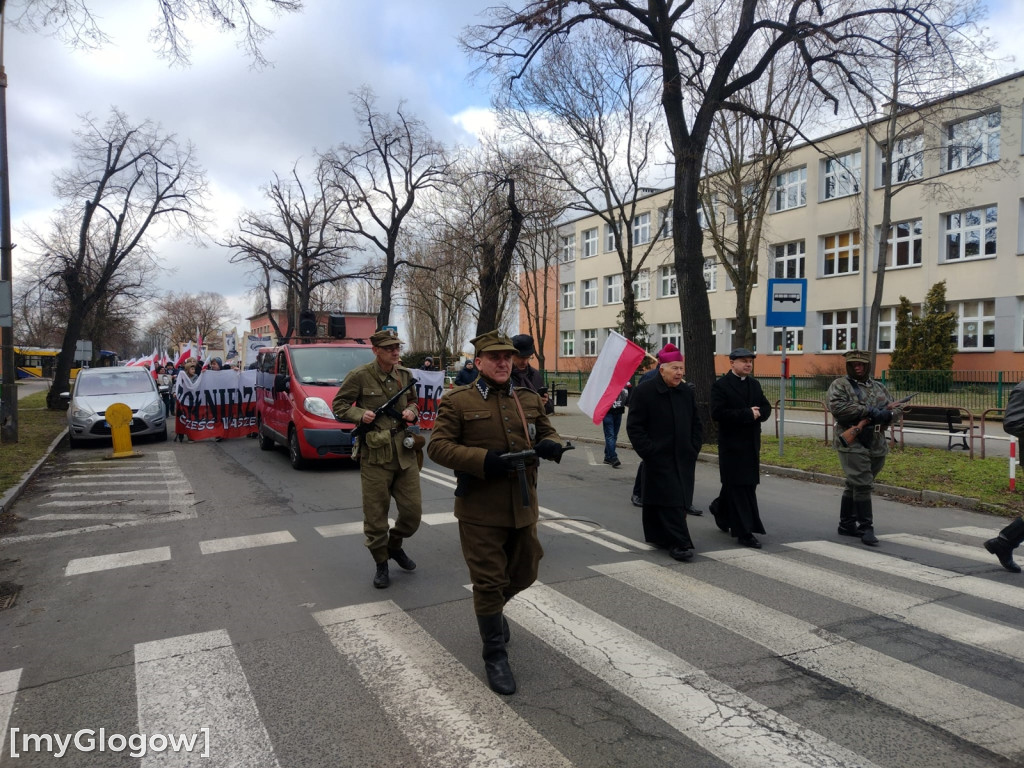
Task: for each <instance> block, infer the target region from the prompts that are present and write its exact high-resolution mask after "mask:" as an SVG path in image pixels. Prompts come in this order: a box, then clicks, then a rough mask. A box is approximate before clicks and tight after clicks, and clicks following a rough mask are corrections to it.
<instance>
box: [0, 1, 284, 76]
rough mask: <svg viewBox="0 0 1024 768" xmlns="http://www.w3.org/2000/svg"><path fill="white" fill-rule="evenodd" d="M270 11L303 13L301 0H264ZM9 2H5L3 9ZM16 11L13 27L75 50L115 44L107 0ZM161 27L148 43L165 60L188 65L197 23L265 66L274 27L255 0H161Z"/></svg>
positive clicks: (33, 5)
mask: <svg viewBox="0 0 1024 768" xmlns="http://www.w3.org/2000/svg"><path fill="white" fill-rule="evenodd" d="M263 4H265V5H266V6H267V7H268V9H269V10H270V11H271V12H274V13H284V12H288V11H298V10H300V9H301V8H302V0H263ZM3 5H4V3H0V8H2V7H3ZM6 5H7V7H8V8H10V9H11V10H13V11H14V15H13V16H12V18H11V22H12V24H14V25H15V26H18V27H22V28H25V29H31V30H33V31H36V32H42V33H44V34H50V35H54V36H56V37H58V38H59V39H60V40H62V41H63V42H65V43H66V44H68V45H71V46H72V47H75V48H98V47H101V46H103V45H105V44H107V43H109V42H110V40H109V38H108V37H107V35H106V33H105V32H104V31H103V29H102V26H101V22H100V19H102V13H101V12H97V11H96V10H95V9H96V8H97V7H99V8H102V6H103V5H104V2H103V1H102V0H7V1H6ZM155 6H156V8H155V10H156V12H157V15H158V20H157V23H156V24H155V25H154V26H153V28H152V29H151V30H150V32H149V39H150V40H151V41H152V42H153V44H154V45H155V46H156V47H157V51H158V52H159V55H160V56H161V57H162V58H165V59H168V60H169V61H171V62H173V63H177V64H188V63H189V56H190V54H191V50H192V41H191V40H190V39H189V38H188V37H187V36H186V34H185V30H184V27H185V26H186V25H187V24H189V23H192V22H198V23H200V24H212V25H215V26H218V27H220V28H221V29H222V30H225V31H228V32H232V33H235V34H237V36H238V45H239V47H241V48H242V49H243V50H245V52H246V53H247V54H248V56H249V58H250V59H251V60H252V62H253V64H254V65H255V66H264V65H266V64H267V60H266V59H265V58H264V56H263V52H262V48H261V46H262V44H263V43H264V42H265V41H266V39H267V38H268V37H269V36H270V34H271V31H270V29H269V28H267V27H266V26H264V25H263V24H261V23H260V22H259V21H257V19H256V16H255V15H254V14H253V2H252V0H156V3H155Z"/></svg>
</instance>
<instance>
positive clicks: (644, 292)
mask: <svg viewBox="0 0 1024 768" xmlns="http://www.w3.org/2000/svg"><path fill="white" fill-rule="evenodd" d="M649 298H651V272H650V270H648V269H641V270H640V271H639V272H637V273H636V278H635V279H634V280H633V299H634V300H636V301H647V300H648V299H649Z"/></svg>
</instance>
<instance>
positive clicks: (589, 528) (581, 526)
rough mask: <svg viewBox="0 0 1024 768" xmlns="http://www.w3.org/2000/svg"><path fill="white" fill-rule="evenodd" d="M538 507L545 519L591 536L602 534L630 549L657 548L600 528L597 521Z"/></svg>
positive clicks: (650, 549)
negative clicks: (567, 515) (572, 516)
mask: <svg viewBox="0 0 1024 768" xmlns="http://www.w3.org/2000/svg"><path fill="white" fill-rule="evenodd" d="M539 509H540V513H541V514H542V515H544V516H545V519H554V520H558V521H559V522H561V523H562V524H563V525H567V526H569V527H572V528H576V529H577V530H580V531H586V532H588V533H590V534H591V535H593V536H603V537H605V538H608V539H613V540H614V541H618V542H620V543H622V544H625V545H626V546H627V547H629V548H630V549H638V550H640V551H641V552H648V551H653V550H655V549H657V547H652V546H651V545H650V544H645V543H644V542H642V541H636V540H635V539H631V538H629V537H628V536H623V535H622V534H621V533H616V532H615V531H609V530H608V529H607V528H602V527H601V526H600V525H598V524H597V523H586V522H582V521H580V520H570V519H568V518H567V517H566V516H565V515H563V514H562V513H560V512H556V511H555V510H553V509H548V508H547V507H539ZM616 551H619V552H621V551H623V550H621V549H618V548H617V549H616Z"/></svg>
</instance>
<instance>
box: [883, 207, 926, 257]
mask: <svg viewBox="0 0 1024 768" xmlns="http://www.w3.org/2000/svg"><path fill="white" fill-rule="evenodd" d="M921 232H922V221H921V219H914V220H913V221H901V222H898V223H896V224H893V225H892V230H891V231H890V233H889V252H888V254H887V257H886V260H885V266H886V268H887V269H892V268H894V267H919V266H921V250H922V248H923V241H922V239H921Z"/></svg>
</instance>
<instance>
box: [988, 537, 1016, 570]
mask: <svg viewBox="0 0 1024 768" xmlns="http://www.w3.org/2000/svg"><path fill="white" fill-rule="evenodd" d="M985 549H987V550H988V551H989V554H993V555H995V556H996V557H997V558H999V564H1000V565H1001V566H1003V568H1005V569H1006V570H1008V571H1009V572H1010V573H1020V566H1019V565H1017V563H1015V562H1014V560H1013V550H1014V549H1016V547H1015V546H1013V545H1012V544H1011V543H1010V542H1009V541H1007V540H1006V539H1004V538H1003V537H1002V536H996V537H995V538H994V539H989V540H988V541H986V542H985Z"/></svg>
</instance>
